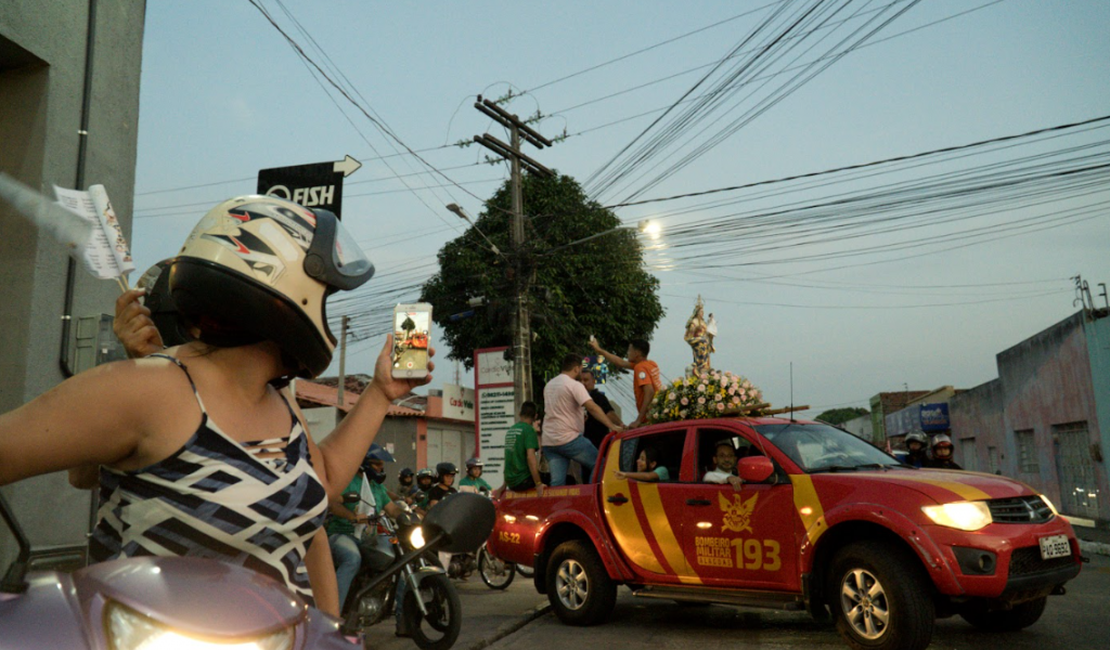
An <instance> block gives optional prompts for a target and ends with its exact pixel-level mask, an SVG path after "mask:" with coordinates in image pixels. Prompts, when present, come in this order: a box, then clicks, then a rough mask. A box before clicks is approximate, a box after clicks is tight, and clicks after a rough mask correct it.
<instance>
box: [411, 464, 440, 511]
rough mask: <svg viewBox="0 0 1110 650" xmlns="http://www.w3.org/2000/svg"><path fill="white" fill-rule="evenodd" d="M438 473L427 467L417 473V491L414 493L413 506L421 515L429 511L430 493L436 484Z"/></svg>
mask: <svg viewBox="0 0 1110 650" xmlns="http://www.w3.org/2000/svg"><path fill="white" fill-rule="evenodd" d="M435 477H436V473H435V472H433V471H432V470H430V469H428V468H427V467H425V468H424V469H421V470H420V471H419V472H417V473H416V489H415V490H414V491H413V495H412V498H413V506H414V507H415V508H416V510H417V512H418V513H420V514H421V515H423V514H424V511H425V510H427V509H428V493H429V492H431V491H432V486H433V485H434V484H435Z"/></svg>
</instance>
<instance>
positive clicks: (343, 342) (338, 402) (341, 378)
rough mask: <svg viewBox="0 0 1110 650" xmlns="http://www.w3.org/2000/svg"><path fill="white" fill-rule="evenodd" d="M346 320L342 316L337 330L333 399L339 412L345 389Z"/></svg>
mask: <svg viewBox="0 0 1110 650" xmlns="http://www.w3.org/2000/svg"><path fill="white" fill-rule="evenodd" d="M348 320H349V317H348V316H344V317H342V318H341V319H340V320H339V322H340V326H339V328H340V330H342V331H341V332H340V334H339V394H338V395H337V396H336V398H335V406H336V409H337V410H339V411H342V410H343V388H344V387H345V384H346V383H347V373H346V368H347V321H348Z"/></svg>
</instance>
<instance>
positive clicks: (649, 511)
mask: <svg viewBox="0 0 1110 650" xmlns="http://www.w3.org/2000/svg"><path fill="white" fill-rule="evenodd" d="M636 487H637V489H638V490H639V491H640V500H641V501H642V502H643V505H644V514H645V515H647V520H648V526H649V527H651V532H652V533H653V534H654V535H655V542H656V543H657V544H659V548H660V550H662V551H663V557H664V558H666V560H667V564H669V565H671V569H672V570H673V571H674V572H675V573H676V574H677V575H678V578H679V580H681V581H682V582H683V583H684V584H695V585H700V584H701V578H699V577H697V576H690V575H684V574H686V573H687V568H686V557H685V556H684V555H683V554H682V547H681V546H679V545H678V539H676V538H675V536H674V529H673V528H672V524H671V521H670V519H669V518H668V517H667V511H666V510H665V509H664V508H663V500H662V499H661V498H660V497H659V486H658V485H657V484H655V483H648V482H642V483H640V484H639V485H637V486H636ZM675 514H676V515H677V514H678V513H675ZM675 523H676V524H677V525H679V526H681V525H682V522H681V521H679V522H675Z"/></svg>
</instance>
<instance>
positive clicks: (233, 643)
mask: <svg viewBox="0 0 1110 650" xmlns="http://www.w3.org/2000/svg"><path fill="white" fill-rule="evenodd" d="M108 645H109V647H110V648H112V650H289V649H290V648H292V647H293V631H292V630H291V629H284V630H280V631H278V632H274V633H273V634H268V635H266V636H260V637H251V638H238V639H221V640H215V639H212V638H207V639H206V638H201V637H196V636H189V635H187V634H183V633H181V632H177V631H175V630H172V629H170V628H168V627H165V626H164V625H162V624H160V623H158V622H156V621H153V620H151V619H150V618H148V617H146V616H143V615H142V614H140V613H138V612H136V611H135V610H133V609H130V608H128V607H124V606H123V605H120V604H119V603H113V604H112V605H110V606H109V609H108Z"/></svg>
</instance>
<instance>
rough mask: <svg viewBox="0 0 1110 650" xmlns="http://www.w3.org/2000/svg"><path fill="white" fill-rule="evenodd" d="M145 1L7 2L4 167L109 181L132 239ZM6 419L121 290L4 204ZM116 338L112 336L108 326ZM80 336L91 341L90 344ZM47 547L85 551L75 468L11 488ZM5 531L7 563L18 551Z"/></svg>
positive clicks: (0, 136) (37, 177)
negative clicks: (72, 479)
mask: <svg viewBox="0 0 1110 650" xmlns="http://www.w3.org/2000/svg"><path fill="white" fill-rule="evenodd" d="M145 11H146V3H145V2H143V0H52V1H51V2H42V1H41V0H5V1H4V2H2V3H0V171H2V172H3V173H5V174H8V175H9V176H12V177H14V178H15V179H17V180H19V181H21V182H22V183H24V184H25V185H28V186H30V187H32V188H35V189H37V190H39V191H40V192H42V193H44V194H46V195H52V194H53V190H52V186H53V185H58V186H61V187H66V188H80V189H87V187H88V186H89V185H91V184H97V183H99V184H102V185H104V186H105V187H106V188H107V190H108V193H109V196H110V197H111V198H112V202H113V206H114V207H115V210H116V213H117V214H118V215H119V218H120V222H121V224H122V226H123V229H124V233H125V234H126V235H128V236H130V233H131V214H132V197H133V195H134V190H135V157H136V148H137V126H138V117H139V80H140V67H141V63H142V40H143V23H144V19H145ZM0 232H2V233H3V237H0V259H2V260H3V261H4V271H3V281H2V282H0V304H2V305H3V308H2V309H0V329H2V330H3V332H4V338H3V344H2V345H0V376H3V378H4V379H3V382H2V385H0V413H3V412H6V411H9V410H12V409H14V408H16V407H18V406H20V405H22V404H24V403H25V402H27V401H29V400H31V399H33V398H35V397H37V396H38V395H41V394H42V393H44V392H46V391H47V390H49V389H50V388H51V387H53V386H54V385H56V384H58V383H59V382H60V381H62V379H63V378H64V377H65V376H66V375H67V373H69V372H72V371H74V370H77V369H79V366H81V365H82V364H80V363H78V361H79V359H78V355H77V351H78V349H79V348H80V345H79V344H80V343H82V339H84V340H85V342H86V343H87V342H88V341H89V340H92V341H93V345H92V349H93V350H96V349H97V348H98V347H99V346H97V345H96V344H95V337H96V335H97V334H98V333H99V331H100V328H99V323H100V315H101V314H104V313H108V314H111V313H112V312H113V309H114V301H115V298H116V296H118V295H119V289H118V288H117V287H116V285H115V284H114V283H111V282H105V281H103V280H95V279H93V278H92V277H91V276H89V275H88V274H87V273H85V272H84V271H82V270H80V269H78V268H76V267H74V266H72V265H71V263H70V258H69V257H68V255H67V254H66V251H65V250H64V249H63V248H62V246H61V245H59V244H58V243H56V242H55V241H54V240H52V239H51V237H50V236H49V235H46V234H44V233H40V232H39V231H37V230H36V228H35V227H34V226H32V225H30V223H29V222H28V221H27V220H25V219H24V218H23V217H21V216H20V215H18V214H16V213H15V212H14V211H12V210H11V208H10V207H8V206H7V204H5V203H3V202H0ZM108 332H109V333H110V329H109V330H108ZM79 336H80V337H81V338H79ZM3 494H4V496H5V498H6V499H7V500H8V501H9V502H10V503H11V504H12V507H13V508H14V509H15V511H16V515H17V517H19V519H20V521H21V523H22V524H23V526H24V528H25V530H26V532H27V535H28V537H29V538H30V539H31V542H32V544H33V545H35V546H36V547H61V546H75V547H82V548H83V547H84V544H85V534H86V533H87V532H88V530H89V526H90V520H91V516H92V511H93V505H94V504H93V500H94V495H93V492H92V491H78V490H75V489H73V488H72V487H70V486H69V484H68V482H67V480H66V476H65V475H64V473H57V474H52V475H47V476H40V477H36V478H33V479H28V480H26V481H21V482H19V483H17V484H14V485H9V486H6V487H4V488H3ZM14 546H15V545H14V543H11V541H10V539H9V537H8V535H7V532H6V531H5V530H3V529H0V562H4V563H6V561H7V560H9V559H10V554H11V553H14Z"/></svg>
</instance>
